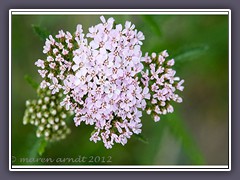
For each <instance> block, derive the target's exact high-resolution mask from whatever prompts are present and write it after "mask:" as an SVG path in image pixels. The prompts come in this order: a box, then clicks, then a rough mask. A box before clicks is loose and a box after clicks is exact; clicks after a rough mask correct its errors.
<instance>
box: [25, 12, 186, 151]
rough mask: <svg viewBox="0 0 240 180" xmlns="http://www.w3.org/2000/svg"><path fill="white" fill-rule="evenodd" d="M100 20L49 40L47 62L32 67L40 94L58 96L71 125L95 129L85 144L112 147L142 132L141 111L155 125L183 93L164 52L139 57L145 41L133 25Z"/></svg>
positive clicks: (46, 47)
mask: <svg viewBox="0 0 240 180" xmlns="http://www.w3.org/2000/svg"><path fill="white" fill-rule="evenodd" d="M100 20H101V23H99V24H97V25H95V26H92V27H90V28H89V30H88V33H87V34H86V35H85V34H84V33H83V30H82V25H77V27H76V31H75V33H73V34H71V33H70V32H68V31H67V32H64V31H63V30H60V31H59V33H58V34H57V35H56V36H55V38H54V37H53V36H52V35H50V36H49V38H48V39H46V42H45V45H44V47H43V53H45V54H46V55H47V58H46V59H38V60H37V61H36V62H35V65H36V66H37V67H38V68H39V70H38V72H39V74H40V76H41V77H42V78H43V80H42V82H41V83H40V88H41V89H42V91H43V92H49V93H50V94H51V95H50V96H53V97H55V95H57V94H63V97H62V98H61V102H60V101H59V104H58V105H61V106H62V107H64V108H65V110H63V111H70V112H73V113H74V118H73V120H74V123H75V125H76V126H79V125H80V124H81V123H85V124H87V125H92V126H94V131H93V132H92V134H91V137H90V140H91V141H93V142H95V143H96V142H97V141H103V143H104V145H105V147H106V148H112V146H113V145H114V143H119V144H122V145H125V144H126V143H127V141H128V139H129V138H130V137H131V136H132V135H133V134H139V133H141V132H142V130H141V127H142V121H141V117H142V111H143V110H145V109H146V110H147V113H148V114H151V115H153V117H154V120H155V121H159V120H160V115H161V114H166V113H168V112H169V113H170V112H173V106H172V105H171V101H176V102H181V101H182V99H181V97H179V96H178V95H177V94H175V91H176V90H181V91H182V90H183V86H182V83H183V80H181V81H180V78H178V77H175V73H176V71H174V70H173V69H171V67H172V66H173V65H174V60H168V61H166V60H165V58H167V56H168V54H167V51H163V52H162V53H161V54H159V55H157V54H156V53H153V54H152V55H151V56H148V54H146V55H145V56H144V57H143V56H142V50H141V46H142V45H143V43H142V41H143V40H144V39H145V37H144V35H143V33H142V32H141V31H138V30H137V29H135V25H134V24H132V23H131V22H129V21H126V23H125V24H124V25H121V24H115V20H114V19H113V18H109V19H105V18H104V17H103V16H101V17H100ZM144 67H145V68H144ZM144 69H145V70H144ZM34 112H35V111H34ZM36 113H37V112H36ZM25 119H27V118H25ZM24 122H25V121H24ZM37 132H39V130H38V131H37Z"/></svg>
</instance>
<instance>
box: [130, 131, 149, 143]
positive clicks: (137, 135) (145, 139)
mask: <svg viewBox="0 0 240 180" xmlns="http://www.w3.org/2000/svg"><path fill="white" fill-rule="evenodd" d="M133 135H134V136H133V137H135V138H136V139H137V140H139V141H141V142H143V143H145V144H148V143H149V142H148V140H147V138H146V137H145V136H144V135H143V134H142V133H141V134H133Z"/></svg>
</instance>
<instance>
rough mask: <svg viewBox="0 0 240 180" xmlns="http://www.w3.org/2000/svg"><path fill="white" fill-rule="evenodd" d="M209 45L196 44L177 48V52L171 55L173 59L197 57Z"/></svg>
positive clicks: (181, 59) (186, 59) (180, 59)
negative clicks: (173, 55)
mask: <svg viewBox="0 0 240 180" xmlns="http://www.w3.org/2000/svg"><path fill="white" fill-rule="evenodd" d="M208 49H209V47H208V46H207V45H197V46H190V47H185V48H183V49H181V50H179V53H178V54H177V55H175V57H173V58H174V59H175V61H188V60H194V59H197V58H196V57H197V56H199V55H202V54H204V53H205V52H206V51H207V50H208Z"/></svg>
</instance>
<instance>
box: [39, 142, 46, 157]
mask: <svg viewBox="0 0 240 180" xmlns="http://www.w3.org/2000/svg"><path fill="white" fill-rule="evenodd" d="M46 146H47V141H46V140H45V139H42V140H41V141H40V144H39V147H38V154H39V155H40V156H42V154H43V153H44V151H45V148H46Z"/></svg>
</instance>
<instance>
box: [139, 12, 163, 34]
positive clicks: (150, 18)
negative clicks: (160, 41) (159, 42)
mask: <svg viewBox="0 0 240 180" xmlns="http://www.w3.org/2000/svg"><path fill="white" fill-rule="evenodd" d="M141 17H142V19H143V20H144V22H145V23H146V24H147V25H149V27H150V28H151V29H152V31H153V32H154V33H155V34H156V35H157V36H159V37H160V36H161V35H162V31H161V29H160V26H159V24H158V23H157V22H156V21H155V19H154V18H153V16H151V15H143V16H141Z"/></svg>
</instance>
